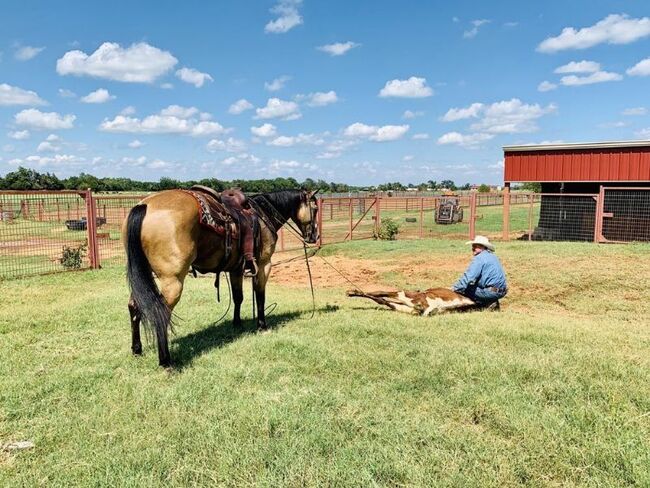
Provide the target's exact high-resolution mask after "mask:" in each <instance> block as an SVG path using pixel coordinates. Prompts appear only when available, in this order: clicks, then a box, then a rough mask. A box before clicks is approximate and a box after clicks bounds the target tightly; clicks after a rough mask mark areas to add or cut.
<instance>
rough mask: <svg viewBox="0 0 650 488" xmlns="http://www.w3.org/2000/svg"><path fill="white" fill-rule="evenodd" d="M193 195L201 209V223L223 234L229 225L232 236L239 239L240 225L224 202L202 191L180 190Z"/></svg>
mask: <svg viewBox="0 0 650 488" xmlns="http://www.w3.org/2000/svg"><path fill="white" fill-rule="evenodd" d="M180 191H182V192H185V193H187V194H188V195H191V196H192V197H193V198H194V200H195V201H196V205H197V207H198V209H199V223H200V224H201V225H203V226H205V227H208V228H209V229H211V230H213V231H214V232H216V233H217V234H219V235H221V236H225V235H226V227H227V226H229V227H230V230H231V236H232V238H233V239H237V236H238V234H239V226H238V225H237V224H236V223H235V221H234V220H233V218H232V217H231V216H230V214H229V213H228V210H226V207H224V205H223V203H221V202H220V201H218V200H216V199H215V198H213V197H212V196H211V195H208V194H206V193H203V192H200V191H193V190H180Z"/></svg>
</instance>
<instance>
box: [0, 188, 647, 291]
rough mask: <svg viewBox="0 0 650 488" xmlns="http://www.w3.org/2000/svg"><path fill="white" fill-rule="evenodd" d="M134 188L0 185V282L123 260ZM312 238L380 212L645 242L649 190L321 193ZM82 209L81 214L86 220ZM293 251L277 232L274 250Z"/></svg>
mask: <svg viewBox="0 0 650 488" xmlns="http://www.w3.org/2000/svg"><path fill="white" fill-rule="evenodd" d="M141 199H142V196H141V195H110V196H108V195H93V194H92V193H91V192H89V191H88V192H84V191H79V192H76V191H67V192H15V191H14V192H7V191H2V192H0V279H8V278H16V277H22V276H28V275H34V274H44V273H51V272H57V271H66V270H73V269H86V268H92V267H99V266H100V265H107V264H111V263H123V262H124V261H125V254H124V251H123V248H122V241H121V228H122V223H123V222H124V220H125V219H126V217H127V216H128V214H129V211H130V210H131V208H133V206H134V205H135V204H137V203H138V202H139V201H140V200H141ZM319 208H320V215H319V220H320V223H321V229H320V234H321V245H323V244H324V245H326V244H333V243H338V242H345V241H350V240H359V239H372V238H373V236H374V235H375V232H376V231H377V230H379V228H380V227H381V225H382V222H383V223H386V221H388V219H390V220H392V221H393V222H394V223H395V224H396V225H397V226H398V227H399V233H398V234H397V238H398V239H427V238H441V239H468V238H471V237H473V236H474V235H477V234H480V235H485V236H488V237H489V238H490V239H491V240H498V239H506V240H507V239H520V240H529V241H596V242H608V241H612V242H623V241H646V242H647V241H650V188H604V189H601V193H600V194H595V195H592V194H539V193H523V192H513V193H511V194H509V195H505V196H504V194H479V193H473V194H469V195H453V196H452V195H449V196H432V197H410V196H406V197H387V198H379V197H352V198H348V197H340V198H338V197H337V198H331V197H326V198H323V199H321V200H320V202H319ZM89 216H90V217H91V218H90V219H89ZM300 248H302V242H301V240H300V238H299V237H297V236H295V235H294V233H293V232H290V231H288V230H286V229H281V230H280V232H279V234H278V244H277V245H276V251H279V252H282V251H293V250H296V249H300Z"/></svg>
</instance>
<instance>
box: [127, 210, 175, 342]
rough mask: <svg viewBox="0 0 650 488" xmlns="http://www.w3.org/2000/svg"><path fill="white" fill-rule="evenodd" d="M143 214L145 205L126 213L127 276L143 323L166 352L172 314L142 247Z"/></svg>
mask: <svg viewBox="0 0 650 488" xmlns="http://www.w3.org/2000/svg"><path fill="white" fill-rule="evenodd" d="M146 213H147V205H146V204H139V205H136V206H135V207H133V208H132V209H131V211H130V212H129V217H128V220H127V224H126V229H127V231H126V235H127V237H126V258H127V261H126V275H127V278H128V281H129V287H130V288H131V296H132V298H133V300H134V301H135V304H136V306H137V307H138V309H139V310H140V313H141V316H142V322H143V323H144V324H145V325H147V326H148V327H150V328H151V329H152V330H153V332H154V333H155V335H156V340H157V343H158V351H161V350H166V349H167V327H168V326H169V325H171V324H170V321H171V312H170V310H169V307H168V306H167V303H166V302H165V300H164V298H163V297H162V295H161V294H160V291H159V290H158V286H156V282H155V281H154V278H153V272H152V270H151V265H150V264H149V260H148V259H147V256H146V254H145V253H144V249H143V248H142V241H141V239H140V235H141V231H142V221H143V220H144V216H145V215H146Z"/></svg>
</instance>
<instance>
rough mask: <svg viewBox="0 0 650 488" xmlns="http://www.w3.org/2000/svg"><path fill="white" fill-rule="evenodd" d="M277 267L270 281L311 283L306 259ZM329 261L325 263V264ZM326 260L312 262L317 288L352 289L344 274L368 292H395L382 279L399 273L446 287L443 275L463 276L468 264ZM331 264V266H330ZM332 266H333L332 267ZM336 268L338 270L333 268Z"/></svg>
mask: <svg viewBox="0 0 650 488" xmlns="http://www.w3.org/2000/svg"><path fill="white" fill-rule="evenodd" d="M278 261H279V264H274V265H273V268H272V271H271V281H272V282H273V283H278V284H282V285H285V286H291V287H303V286H304V285H305V284H306V283H308V277H307V269H306V267H305V261H304V259H296V260H295V261H291V262H284V263H283V262H282V261H283V260H282V259H279V260H278ZM325 261H326V262H325ZM325 261H324V260H323V259H321V258H320V257H319V256H314V257H312V258H311V259H310V264H311V272H312V278H313V280H314V286H315V287H318V288H351V287H352V284H351V283H349V282H348V281H347V280H346V279H345V278H344V277H343V276H341V274H339V273H338V272H337V270H338V271H340V272H341V273H342V274H343V275H345V277H347V278H348V279H349V280H350V281H352V282H354V283H355V284H356V285H358V286H359V287H362V288H363V289H364V290H366V291H377V290H396V289H397V288H396V287H395V285H394V283H390V282H386V281H385V278H383V277H382V276H383V275H384V274H386V273H396V274H400V275H402V276H407V277H417V278H419V279H424V280H427V281H430V282H431V285H430V286H443V287H444V286H445V283H442V284H441V283H440V277H441V276H447V275H449V274H450V273H451V274H455V273H457V274H458V275H459V276H460V273H462V271H463V270H464V266H465V265H466V263H463V262H452V261H450V260H449V259H448V258H445V257H436V256H432V257H431V258H430V259H427V261H422V259H421V258H420V259H410V258H408V259H400V260H399V261H398V262H395V261H384V260H371V259H352V258H348V257H345V256H328V257H326V258H325ZM328 263H329V264H328ZM330 265H331V266H330ZM334 268H336V269H334Z"/></svg>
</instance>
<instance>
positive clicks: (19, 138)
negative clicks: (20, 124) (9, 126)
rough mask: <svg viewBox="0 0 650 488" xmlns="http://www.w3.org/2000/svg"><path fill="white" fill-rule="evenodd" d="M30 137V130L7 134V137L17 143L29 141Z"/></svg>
mask: <svg viewBox="0 0 650 488" xmlns="http://www.w3.org/2000/svg"><path fill="white" fill-rule="evenodd" d="M29 135H30V134H29V131H28V130H16V131H11V132H7V137H9V138H10V139H15V140H17V141H24V140H25V139H29Z"/></svg>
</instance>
